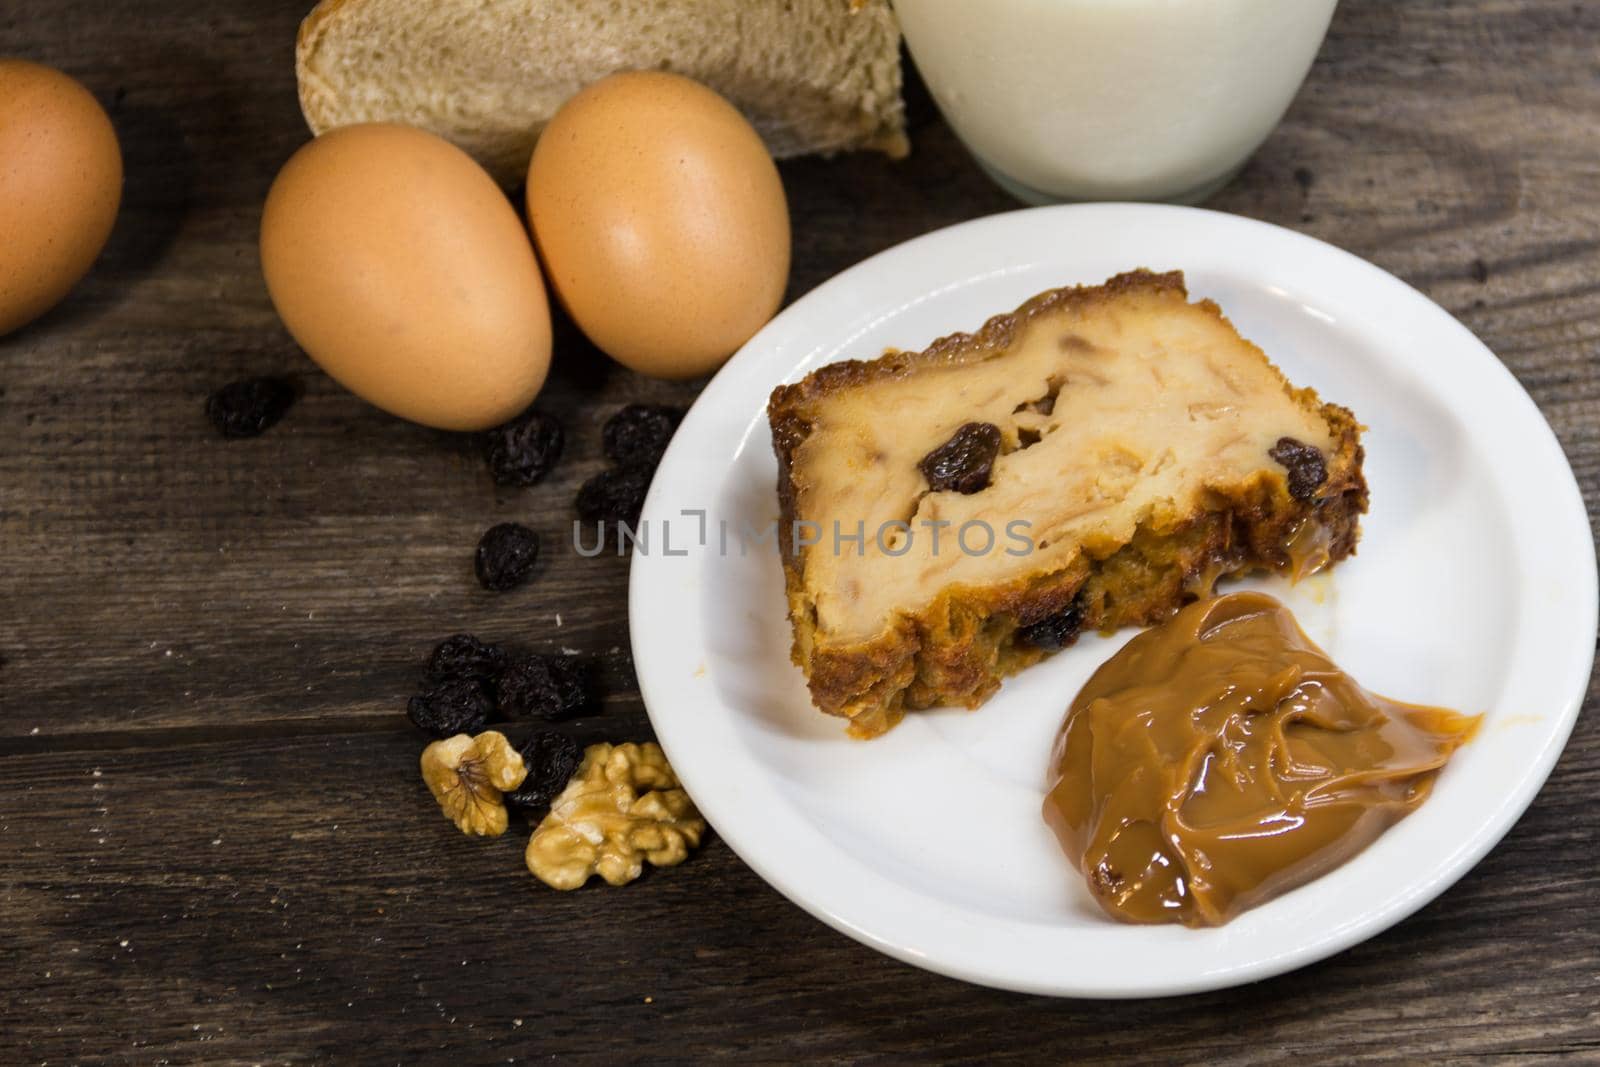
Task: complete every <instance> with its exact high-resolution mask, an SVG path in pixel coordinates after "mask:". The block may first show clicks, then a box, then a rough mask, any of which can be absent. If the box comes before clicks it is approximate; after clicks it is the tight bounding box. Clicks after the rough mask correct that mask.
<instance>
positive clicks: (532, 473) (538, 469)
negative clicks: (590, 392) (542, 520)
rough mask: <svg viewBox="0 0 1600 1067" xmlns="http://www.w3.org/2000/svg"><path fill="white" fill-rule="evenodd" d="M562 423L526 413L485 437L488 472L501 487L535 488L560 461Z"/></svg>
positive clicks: (541, 413) (536, 413) (546, 416)
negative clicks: (523, 486) (530, 486)
mask: <svg viewBox="0 0 1600 1067" xmlns="http://www.w3.org/2000/svg"><path fill="white" fill-rule="evenodd" d="M561 442H562V435H561V424H560V423H559V422H557V421H556V420H555V419H553V418H551V417H550V416H549V415H546V414H544V413H543V412H539V411H526V412H523V413H522V414H521V415H519V416H517V417H516V418H515V419H512V420H511V421H510V422H508V423H506V424H505V425H504V426H500V427H496V428H495V429H493V430H490V431H489V432H488V433H487V434H485V435H484V444H485V450H486V452H487V454H488V457H489V471H490V473H491V474H493V475H494V480H495V482H496V484H498V485H536V484H538V483H539V482H540V481H543V480H544V476H545V475H546V474H549V473H550V468H551V467H554V466H555V465H556V460H558V459H560V458H561Z"/></svg>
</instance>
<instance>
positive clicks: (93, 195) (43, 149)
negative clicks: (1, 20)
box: [0, 59, 122, 336]
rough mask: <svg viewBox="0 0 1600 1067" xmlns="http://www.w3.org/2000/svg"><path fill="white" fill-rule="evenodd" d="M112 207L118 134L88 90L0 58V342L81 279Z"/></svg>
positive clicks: (118, 170)
mask: <svg viewBox="0 0 1600 1067" xmlns="http://www.w3.org/2000/svg"><path fill="white" fill-rule="evenodd" d="M121 203H122V151H121V149H120V148H119V147H118V145H117V133H116V130H115V129H113V128H112V125H111V120H110V119H109V118H107V117H106V113H105V111H104V110H103V109H102V108H101V107H100V105H99V103H97V102H96V101H95V98H94V97H93V96H92V95H90V93H89V90H87V89H85V88H84V87H83V86H82V85H80V84H78V83H77V82H76V81H74V80H73V79H71V78H69V77H67V75H65V74H63V73H61V72H60V71H58V70H53V69H51V68H50V67H44V66H40V65H39V64H37V63H29V62H27V61H26V60H21V59H0V336H3V335H5V334H8V333H10V332H11V331H12V330H15V329H17V328H18V327H20V326H22V325H24V324H25V323H28V322H31V321H33V320H34V319H36V318H38V317H39V316H40V315H42V314H44V313H45V312H46V311H48V310H50V309H51V308H52V307H54V306H55V305H56V304H57V303H59V302H60V301H61V298H62V297H64V296H66V295H67V292H68V291H69V290H70V289H71V288H72V287H73V286H74V285H76V284H77V283H78V281H79V279H81V278H82V277H83V276H84V275H85V274H87V273H88V272H89V268H90V267H91V266H93V265H94V261H95V259H96V257H98V256H99V255H100V251H101V249H103V248H105V244H106V239H107V238H108V237H110V236H111V228H112V226H113V225H115V223H116V221H117V208H118V207H119V206H120V205H121Z"/></svg>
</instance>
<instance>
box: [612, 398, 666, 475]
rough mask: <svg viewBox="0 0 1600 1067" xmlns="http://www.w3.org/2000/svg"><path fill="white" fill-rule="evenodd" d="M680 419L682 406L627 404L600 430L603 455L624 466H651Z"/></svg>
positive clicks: (664, 449) (655, 462) (663, 449)
mask: <svg viewBox="0 0 1600 1067" xmlns="http://www.w3.org/2000/svg"><path fill="white" fill-rule="evenodd" d="M682 419H683V410H682V409H681V408H674V407H667V406H665V405H663V404H629V405H628V406H627V407H625V408H623V409H622V410H621V411H619V412H617V413H616V414H615V415H613V416H611V417H610V418H609V419H607V420H606V424H605V427H604V428H603V429H602V430H601V431H600V440H601V444H602V447H603V448H604V449H605V453H606V458H607V459H609V460H610V461H611V462H613V463H616V464H619V465H621V466H624V467H654V466H655V465H656V464H657V463H660V462H661V454H662V453H663V452H665V451H666V450H667V444H668V443H669V442H670V441H671V440H672V433H673V431H674V430H676V429H677V428H678V423H679V422H680V421H682Z"/></svg>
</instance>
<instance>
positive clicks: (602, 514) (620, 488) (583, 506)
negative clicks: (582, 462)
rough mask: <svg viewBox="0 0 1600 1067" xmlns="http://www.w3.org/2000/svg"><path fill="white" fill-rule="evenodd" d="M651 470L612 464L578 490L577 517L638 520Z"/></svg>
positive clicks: (632, 522)
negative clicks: (613, 465)
mask: <svg viewBox="0 0 1600 1067" xmlns="http://www.w3.org/2000/svg"><path fill="white" fill-rule="evenodd" d="M654 473H655V472H654V471H652V470H651V469H650V468H648V467H613V468H611V469H610V470H604V471H601V472H600V473H599V474H597V475H595V476H594V477H593V478H590V479H589V480H588V481H586V482H584V483H583V488H581V489H579V490H578V499H577V509H578V518H580V519H582V520H583V521H584V522H606V523H619V522H625V523H627V524H628V525H629V526H630V527H633V526H637V525H638V523H639V512H641V511H643V510H644V497H645V494H646V493H648V492H649V491H650V478H651V476H652V475H653V474H654Z"/></svg>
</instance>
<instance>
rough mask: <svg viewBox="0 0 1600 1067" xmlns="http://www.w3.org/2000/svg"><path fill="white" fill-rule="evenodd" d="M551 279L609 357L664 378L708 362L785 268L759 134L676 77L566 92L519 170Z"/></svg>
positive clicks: (771, 296)
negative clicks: (567, 97) (523, 169)
mask: <svg viewBox="0 0 1600 1067" xmlns="http://www.w3.org/2000/svg"><path fill="white" fill-rule="evenodd" d="M527 195H528V219H529V222H530V223H531V224H532V227H533V233H534V238H535V240H536V242H537V244H538V246H539V254H540V256H541V258H542V259H543V261H544V265H545V270H546V272H547V273H548V275H549V278H550V284H551V286H552V288H554V289H555V291H556V295H557V296H558V297H559V298H560V299H561V302H562V304H563V305H564V306H565V307H566V308H567V310H568V312H569V313H571V315H572V317H573V319H574V320H575V321H576V322H577V324H578V326H579V328H580V329H582V330H583V332H584V333H585V334H587V335H588V337H589V339H590V340H591V341H593V342H594V343H595V344H596V345H597V346H599V347H600V349H601V350H603V351H604V352H606V353H607V354H609V355H610V356H611V357H612V358H614V359H616V360H617V361H618V362H620V363H622V364H625V365H626V366H628V367H631V368H633V369H634V370H636V371H639V372H640V373H642V374H650V375H654V376H656V377H661V378H692V377H695V376H697V375H701V374H705V373H707V372H709V371H711V370H714V369H716V367H717V366H719V365H720V364H721V363H722V362H723V361H724V360H726V359H727V358H728V357H729V356H730V355H732V354H733V352H734V351H735V350H736V349H737V348H738V347H739V346H740V345H742V344H744V343H745V342H746V341H748V340H749V339H750V336H751V335H752V334H754V333H755V332H756V331H757V330H759V329H760V328H761V327H762V325H764V324H765V323H766V321H767V320H768V319H770V318H771V317H772V314H773V312H775V311H776V310H777V309H778V304H779V302H780V301H782V299H783V290H784V287H785V285H786V284H787V283H788V278H789V206H788V204H787V202H786V201H785V200H784V195H783V183H782V181H781V180H780V179H779V177H778V169H777V167H776V166H774V165H773V162H772V157H771V156H770V155H768V154H767V150H766V147H765V146H764V145H763V144H762V143H761V138H760V137H759V136H758V135H757V134H756V131H755V130H754V129H752V128H751V126H750V124H749V123H748V122H746V121H745V120H744V117H743V116H742V115H740V114H739V112H738V111H737V110H735V109H734V107H733V106H732V105H731V104H729V103H728V102H727V101H726V100H724V99H722V97H720V96H718V95H717V94H716V93H714V92H712V91H711V90H710V89H707V88H706V87H705V86H703V85H700V84H699V83H698V82H694V81H691V80H689V79H688V78H682V77H679V76H678V75H675V74H663V73H658V72H642V71H641V72H633V73H627V74H614V75H612V76H611V77H609V78H605V79H603V80H601V81H599V82H596V83H595V84H594V85H591V86H590V87H589V88H587V89H585V90H583V91H582V92H580V93H578V94H577V95H576V96H574V97H573V98H572V99H571V100H569V101H567V103H566V104H565V105H563V106H562V108H561V110H560V111H558V112H556V114H555V117H554V118H552V119H551V120H550V124H549V126H547V127H546V128H545V131H544V133H543V134H542V135H541V136H540V138H539V143H538V146H537V147H536V148H535V149H534V153H533V160H532V162H531V163H530V164H529V167H528V191H527Z"/></svg>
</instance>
